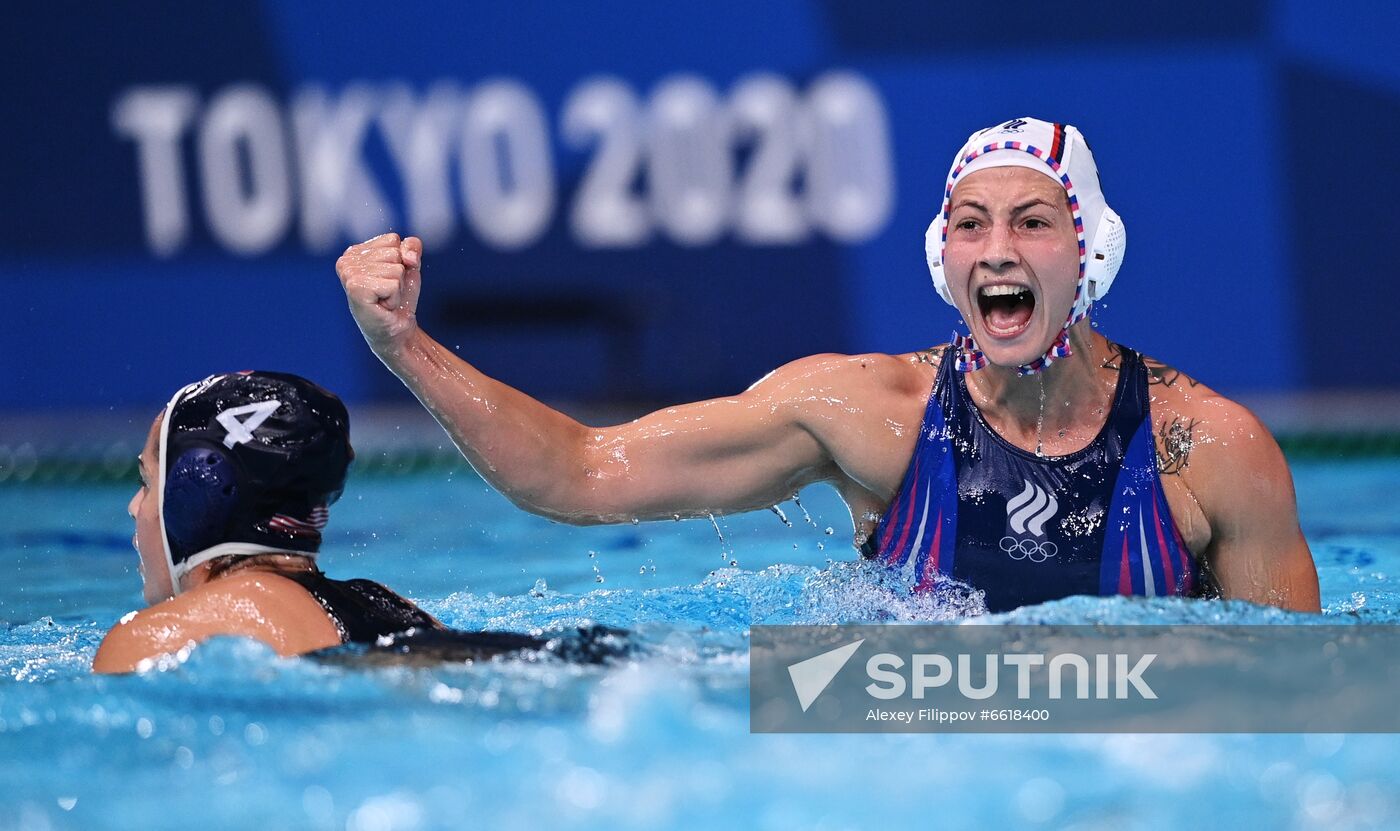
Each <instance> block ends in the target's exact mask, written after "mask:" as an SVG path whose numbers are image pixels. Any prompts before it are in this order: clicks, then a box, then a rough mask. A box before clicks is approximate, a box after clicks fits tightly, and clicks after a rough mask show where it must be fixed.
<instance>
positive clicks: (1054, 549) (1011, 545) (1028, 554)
mask: <svg viewBox="0 0 1400 831" xmlns="http://www.w3.org/2000/svg"><path fill="white" fill-rule="evenodd" d="M1001 550H1002V551H1004V552H1005V553H1006V554H1007V555H1008V556H1009V557H1011V559H1013V560H1030V561H1031V562H1033V563H1043V562H1045V561H1046V560H1048V559H1050V558H1051V557H1053V556H1055V555H1056V554H1058V553H1060V547H1059V546H1058V545H1055V544H1054V543H1053V542H1050V541H1048V540H1047V541H1045V542H1036V541H1035V540H1024V539H1023V540H1018V539H1016V538H1015V537H1002V538H1001Z"/></svg>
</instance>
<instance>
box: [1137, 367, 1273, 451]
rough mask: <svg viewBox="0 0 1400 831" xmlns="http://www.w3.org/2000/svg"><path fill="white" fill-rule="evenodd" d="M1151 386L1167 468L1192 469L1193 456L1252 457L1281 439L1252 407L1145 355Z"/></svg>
mask: <svg viewBox="0 0 1400 831" xmlns="http://www.w3.org/2000/svg"><path fill="white" fill-rule="evenodd" d="M1143 364H1144V365H1145V366H1146V368H1147V373H1148V375H1147V392H1148V396H1149V407H1150V409H1151V413H1152V422H1153V428H1154V430H1155V432H1156V440H1157V441H1156V443H1157V455H1158V466H1159V468H1160V469H1161V471H1162V472H1163V473H1168V474H1170V473H1187V472H1189V470H1190V468H1191V465H1192V462H1193V461H1195V462H1196V463H1197V464H1198V466H1199V464H1201V463H1204V462H1208V461H1214V462H1216V463H1221V464H1234V463H1247V462H1248V460H1250V459H1251V458H1252V457H1253V456H1254V455H1256V454H1258V453H1261V452H1262V453H1266V454H1273V453H1275V452H1276V451H1277V444H1276V442H1275V441H1274V439H1273V436H1272V435H1271V434H1270V433H1269V430H1268V428H1266V427H1265V426H1264V425H1263V423H1262V422H1260V421H1259V418H1258V417H1257V416H1255V415H1254V413H1253V412H1251V411H1250V410H1249V408H1247V407H1245V406H1244V405H1243V404H1240V403H1239V402H1238V401H1234V400H1232V399H1230V398H1227V397H1225V396H1224V395H1221V394H1220V393H1218V392H1216V391H1215V390H1213V389H1211V388H1210V387H1208V386H1206V385H1205V384H1204V383H1202V382H1201V381H1199V380H1197V379H1196V378H1194V377H1192V376H1190V375H1188V374H1187V373H1185V372H1182V371H1181V370H1179V369H1177V368H1176V367H1173V366H1171V365H1170V364H1168V363H1166V362H1164V361H1160V360H1158V359H1156V358H1153V357H1150V356H1147V355H1144V356H1143Z"/></svg>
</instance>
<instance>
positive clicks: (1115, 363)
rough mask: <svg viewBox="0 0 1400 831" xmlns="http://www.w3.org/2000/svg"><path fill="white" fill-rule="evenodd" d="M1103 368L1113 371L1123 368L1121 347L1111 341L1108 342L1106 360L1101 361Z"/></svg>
mask: <svg viewBox="0 0 1400 831" xmlns="http://www.w3.org/2000/svg"><path fill="white" fill-rule="evenodd" d="M1103 368H1104V369H1111V370H1113V371H1114V372H1117V371H1118V370H1120V369H1122V368H1123V347H1121V346H1119V345H1118V344H1116V343H1114V342H1113V341H1109V342H1108V360H1106V361H1104V362H1103Z"/></svg>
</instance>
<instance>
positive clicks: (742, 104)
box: [730, 73, 809, 245]
mask: <svg viewBox="0 0 1400 831" xmlns="http://www.w3.org/2000/svg"><path fill="white" fill-rule="evenodd" d="M730 108H731V110H732V118H733V119H734V131H735V137H736V140H737V141H738V142H740V143H742V142H744V141H745V140H748V139H751V140H752V142H753V156H752V158H751V159H750V160H749V165H748V170H747V171H746V172H745V174H744V176H743V177H742V179H741V180H740V182H739V192H738V194H737V203H736V205H735V208H734V210H735V215H734V230H735V232H736V233H737V234H738V235H739V238H740V239H742V240H745V241H747V242H753V243H758V244H761V245H762V244H767V245H773V244H778V245H786V244H792V243H798V242H802V241H803V240H804V239H806V238H807V234H808V229H809V227H808V224H807V217H806V215H805V213H804V209H803V206H802V202H801V200H799V199H798V198H797V194H796V192H795V187H796V179H797V174H798V173H799V172H800V171H801V169H802V159H803V149H802V145H801V135H802V134H803V133H804V132H805V130H806V129H808V128H807V127H806V125H804V124H803V121H804V120H805V119H806V113H805V111H803V110H802V108H801V106H800V104H799V102H798V99H797V90H795V89H793V88H792V84H790V83H788V82H787V80H785V79H783V78H780V77H778V76H777V75H771V74H767V73H764V74H758V75H750V76H749V77H747V78H744V79H742V80H740V81H739V83H738V84H736V85H735V87H734V93H733V94H732V95H731V96H730Z"/></svg>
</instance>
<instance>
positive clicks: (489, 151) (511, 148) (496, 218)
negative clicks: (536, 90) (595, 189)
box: [461, 81, 554, 250]
mask: <svg viewBox="0 0 1400 831" xmlns="http://www.w3.org/2000/svg"><path fill="white" fill-rule="evenodd" d="M461 175H462V199H463V201H464V202H465V203H466V208H467V218H468V219H470V220H471V224H472V227H473V228H474V229H475V230H476V232H477V233H479V234H481V236H482V238H483V239H485V240H486V242H487V243H489V244H491V245H492V246H493V247H495V248H500V249H506V250H513V249H517V248H523V247H525V246H527V245H529V244H530V243H532V242H534V241H535V240H537V239H538V238H539V237H540V235H541V234H543V233H544V232H545V230H546V229H547V228H548V226H549V220H550V218H551V217H552V216H553V214H554V159H553V157H552V156H551V154H550V149H549V128H548V127H547V126H546V125H545V117H544V111H543V110H542V109H541V108H540V105H539V102H538V101H536V100H535V96H534V95H533V94H532V93H531V92H530V91H529V90H528V89H526V88H525V87H523V86H521V85H520V84H519V83H516V82H515V81H490V82H487V83H484V84H482V85H481V86H479V87H477V88H476V90H475V91H474V92H473V93H472V95H471V98H470V99H469V101H468V103H467V112H466V119H465V121H464V123H463V130H462V147H461Z"/></svg>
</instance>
